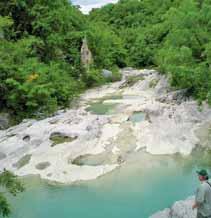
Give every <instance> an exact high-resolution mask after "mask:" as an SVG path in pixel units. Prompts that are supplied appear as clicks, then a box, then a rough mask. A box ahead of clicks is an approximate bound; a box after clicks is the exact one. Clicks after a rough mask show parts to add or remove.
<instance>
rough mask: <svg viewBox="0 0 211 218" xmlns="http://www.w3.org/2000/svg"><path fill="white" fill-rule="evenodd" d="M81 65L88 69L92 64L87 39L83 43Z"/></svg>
mask: <svg viewBox="0 0 211 218" xmlns="http://www.w3.org/2000/svg"><path fill="white" fill-rule="evenodd" d="M81 63H82V64H83V65H84V66H85V68H88V67H89V65H90V64H91V63H92V53H91V51H90V50H89V47H88V42H87V39H86V38H84V39H83V43H82V46H81Z"/></svg>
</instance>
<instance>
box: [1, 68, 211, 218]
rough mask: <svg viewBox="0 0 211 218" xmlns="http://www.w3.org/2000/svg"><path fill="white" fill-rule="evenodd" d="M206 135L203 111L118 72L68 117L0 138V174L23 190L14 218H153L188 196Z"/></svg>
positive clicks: (176, 93) (159, 82)
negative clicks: (17, 179)
mask: <svg viewBox="0 0 211 218" xmlns="http://www.w3.org/2000/svg"><path fill="white" fill-rule="evenodd" d="M210 129H211V109H210V108H209V107H208V106H207V105H206V103H204V104H202V105H198V104H197V102H196V101H195V100H193V99H191V98H189V97H188V96H186V94H185V90H172V88H170V86H169V83H168V79H167V78H166V77H165V76H163V75H161V74H159V73H158V72H156V71H155V70H135V69H131V68H126V69H123V70H122V80H121V81H119V82H115V83H112V84H107V85H105V86H102V87H97V88H94V89H90V90H88V91H87V92H86V93H84V94H82V95H81V96H80V98H79V100H76V101H75V102H74V104H72V105H71V108H70V109H66V110H61V111H58V112H57V113H56V114H55V115H54V116H52V117H49V118H46V119H43V120H38V121H37V120H24V121H23V122H22V123H20V124H19V125H17V126H13V127H11V128H9V129H7V130H2V131H0V169H1V170H3V169H4V168H6V169H8V170H11V171H12V172H14V173H15V174H16V175H18V176H21V177H23V181H24V183H25V184H26V191H25V192H24V193H23V194H21V195H19V196H18V197H17V198H15V199H11V201H12V202H13V210H14V215H12V216H11V218H35V217H39V218H54V217H55V218H56V217H62V218H67V217H77V218H82V217H85V216H86V217H90V218H95V217H96V218H97V217H100V218H104V217H105V218H106V217H110V218H115V217H122V218H128V217H133V218H136V217H137V218H138V217H141V218H147V217H150V215H152V214H153V213H155V212H156V211H159V210H162V209H164V208H166V207H171V205H172V204H173V203H174V202H175V201H178V200H181V199H186V198H187V197H189V196H191V195H194V191H195V189H196V187H197V184H198V181H197V178H196V173H195V171H196V169H198V168H199V167H202V166H203V167H206V168H207V169H208V170H210V169H211V167H210V166H211V163H210V157H211V155H210V154H209V152H208V151H207V149H209V148H210V146H211V142H210V139H211V138H210V137H211V134H210ZM157 217H159V216H157ZM160 217H162V216H160ZM163 217H164V216H163ZM190 218H191V216H190Z"/></svg>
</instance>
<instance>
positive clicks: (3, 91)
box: [0, 0, 211, 119]
mask: <svg viewBox="0 0 211 218" xmlns="http://www.w3.org/2000/svg"><path fill="white" fill-rule="evenodd" d="M210 30H211V2H210V1H209V0H157V1H154V0H142V1H138V0H120V1H119V3H117V4H108V5H106V6H104V7H103V8H101V9H95V10H93V11H92V12H91V13H90V15H89V16H87V15H83V14H82V13H81V12H80V10H79V9H78V7H76V6H73V5H72V4H71V2H69V1H68V0H55V1H51V0H45V1H43V0H36V1H35V0H31V1H26V0H16V1H15V0H9V1H8V0H1V1H0V39H1V40H0V57H1V59H0V60H1V61H0V106H1V110H3V111H4V110H6V111H9V112H11V113H13V114H14V115H15V116H16V117H17V118H19V119H22V118H25V117H34V116H35V117H39V116H43V115H44V116H45V115H49V114H51V113H52V112H54V111H55V110H56V109H58V108H61V107H65V106H68V105H69V102H70V101H71V100H72V99H73V98H74V97H76V96H77V95H78V94H79V93H81V91H83V90H84V89H86V88H89V87H91V86H94V85H99V84H102V83H104V82H106V81H105V79H104V78H103V77H102V75H101V69H103V68H105V69H109V70H112V71H114V72H115V73H114V78H112V80H115V79H118V78H119V75H118V73H117V72H118V70H117V69H118V68H121V67H125V66H132V67H137V68H143V67H145V68H147V67H154V68H157V69H159V71H160V72H162V73H166V74H168V75H169V78H170V81H171V84H172V86H174V87H175V88H182V89H187V93H189V94H191V95H193V96H194V97H196V98H197V99H198V100H199V101H200V102H201V101H203V100H208V101H209V102H210V103H211V75H210V70H211V69H210V63H211V31H210ZM84 37H87V39H88V43H89V47H90V49H91V52H92V54H93V59H94V61H93V64H92V66H91V68H90V69H89V70H88V71H87V70H86V69H84V67H83V66H82V64H81V61H80V48H81V45H82V40H83V38H84Z"/></svg>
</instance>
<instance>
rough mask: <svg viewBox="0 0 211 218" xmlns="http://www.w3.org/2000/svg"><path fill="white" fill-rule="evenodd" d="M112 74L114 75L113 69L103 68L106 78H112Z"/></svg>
mask: <svg viewBox="0 0 211 218" xmlns="http://www.w3.org/2000/svg"><path fill="white" fill-rule="evenodd" d="M112 75H113V73H112V72H111V71H109V70H106V69H103V70H102V76H103V77H104V78H111V77H112Z"/></svg>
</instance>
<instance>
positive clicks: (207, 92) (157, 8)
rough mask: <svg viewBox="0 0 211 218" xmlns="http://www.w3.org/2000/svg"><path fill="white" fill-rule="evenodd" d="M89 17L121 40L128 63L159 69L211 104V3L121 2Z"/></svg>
mask: <svg viewBox="0 0 211 218" xmlns="http://www.w3.org/2000/svg"><path fill="white" fill-rule="evenodd" d="M90 19H91V20H92V21H95V22H105V23H106V24H108V25H109V27H110V28H112V29H113V30H114V31H115V33H116V34H117V35H118V36H119V37H120V38H121V39H122V41H123V44H124V49H126V51H127V56H126V57H127V60H125V61H126V63H127V65H129V66H133V67H138V68H143V67H146V68H147V67H154V68H157V69H159V71H160V72H161V73H165V74H167V75H168V76H169V78H170V82H171V85H172V86H173V87H175V88H178V89H187V94H189V95H192V96H194V97H195V98H197V99H198V100H199V102H202V101H204V100H208V102H209V103H211V1H209V0H156V1H154V0H141V1H138V0H120V1H119V3H118V4H115V5H113V4H109V5H107V6H105V7H103V8H102V9H96V10H94V11H93V12H92V13H91V15H90Z"/></svg>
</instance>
